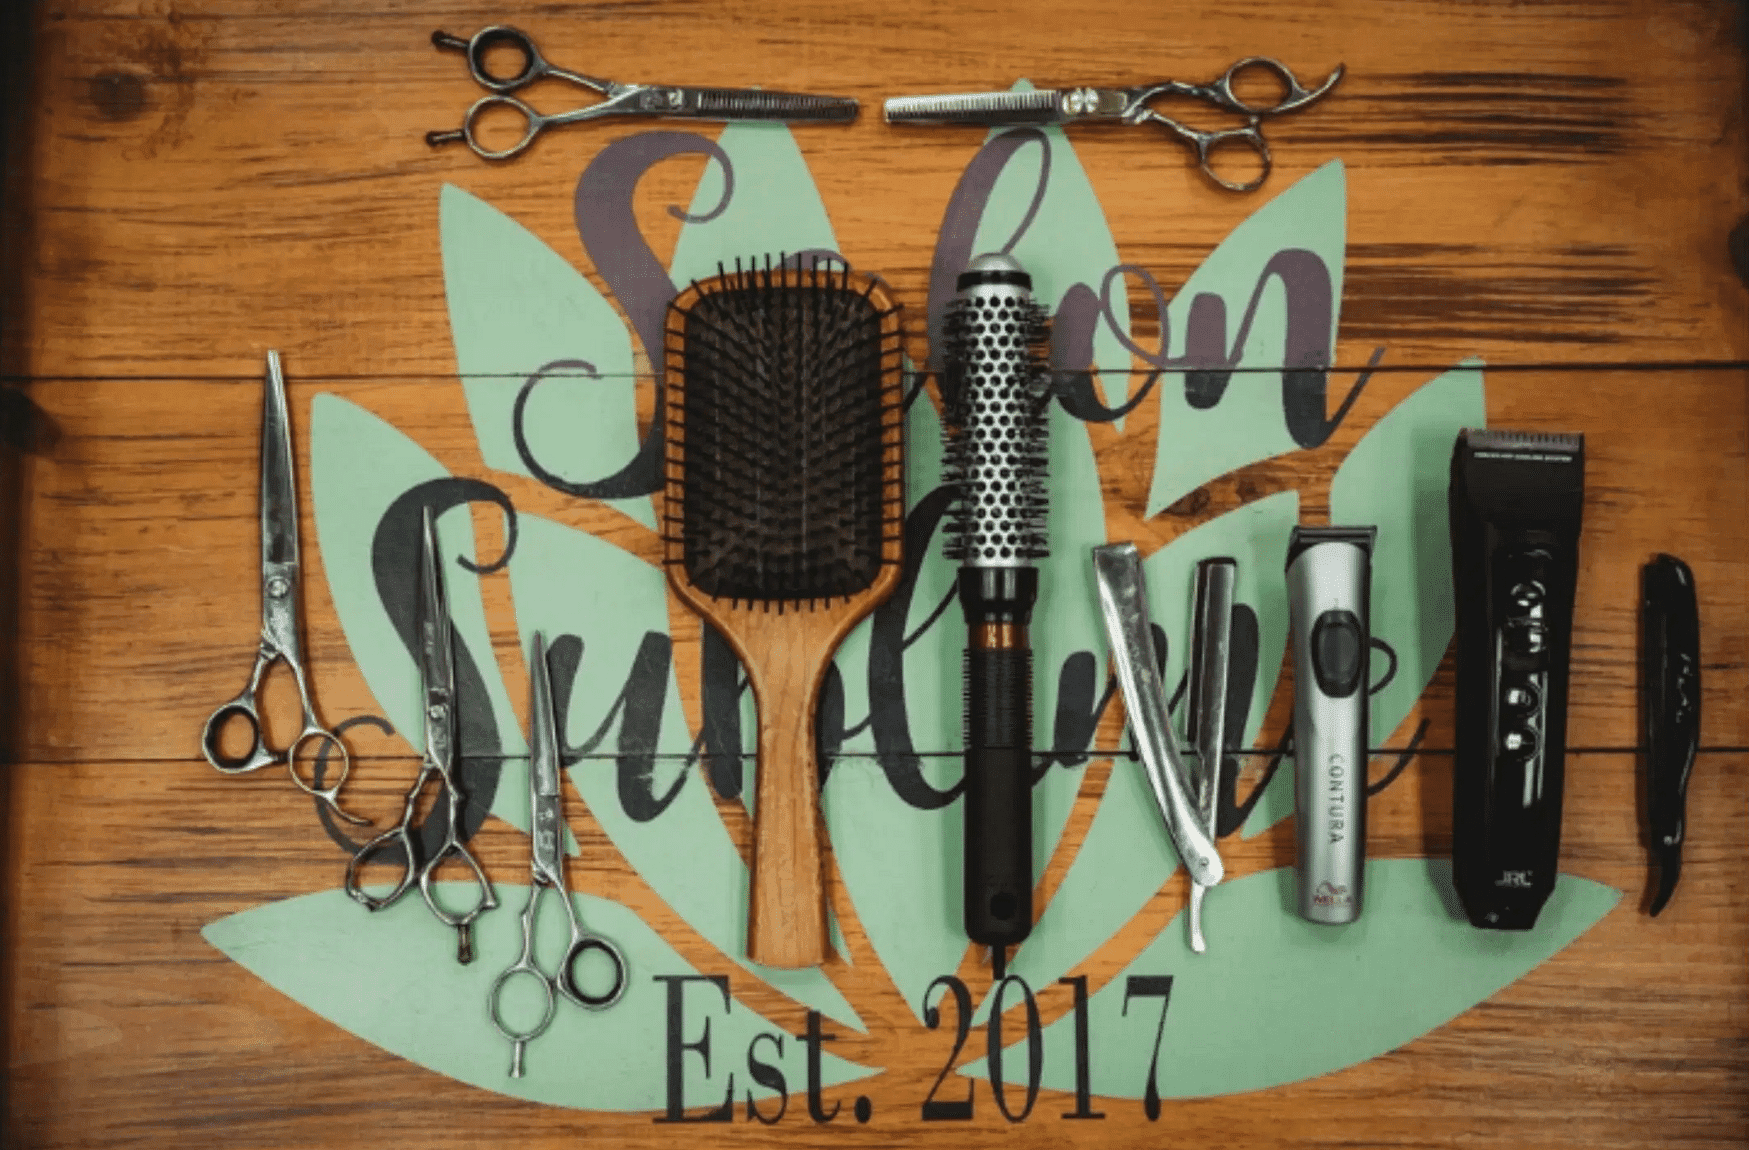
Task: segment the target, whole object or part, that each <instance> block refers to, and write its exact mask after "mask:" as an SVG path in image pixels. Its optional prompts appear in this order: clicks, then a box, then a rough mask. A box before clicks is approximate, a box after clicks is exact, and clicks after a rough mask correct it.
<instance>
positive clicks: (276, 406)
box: [200, 351, 370, 826]
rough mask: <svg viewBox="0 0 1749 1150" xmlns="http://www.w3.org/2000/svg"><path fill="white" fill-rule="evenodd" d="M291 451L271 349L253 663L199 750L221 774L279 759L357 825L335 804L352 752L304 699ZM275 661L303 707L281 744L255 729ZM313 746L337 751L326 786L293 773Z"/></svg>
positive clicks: (281, 380) (324, 760)
mask: <svg viewBox="0 0 1749 1150" xmlns="http://www.w3.org/2000/svg"><path fill="white" fill-rule="evenodd" d="M293 458H294V457H293V456H292V445H291V416H290V414H289V413H288V410H287V407H286V400H285V374H284V372H282V371H281V370H280V366H279V353H278V352H277V351H270V352H268V353H267V380H266V393H265V396H264V398H263V400H262V404H261V645H260V646H259V647H257V648H256V651H255V669H254V670H253V671H251V672H250V673H249V682H248V683H247V684H246V685H245V686H244V688H243V690H242V692H241V693H240V694H238V696H237V697H236V698H234V699H232V700H231V701H230V702H228V703H225V704H224V705H222V706H221V707H219V709H218V710H216V711H214V712H213V713H212V715H211V717H210V718H208V719H207V721H206V726H204V727H203V728H201V733H200V749H201V752H202V753H203V754H204V755H206V761H207V762H209V763H211V764H212V765H213V766H215V767H217V768H218V769H219V770H220V771H223V772H224V773H225V774H227V775H240V774H243V773H244V772H246V771H253V770H258V769H260V768H261V767H268V766H272V765H274V764H276V763H284V764H285V765H286V769H287V771H288V772H289V773H290V774H291V778H292V782H294V783H296V784H297V785H298V788H299V789H300V790H302V791H303V792H304V793H305V794H308V795H310V796H312V797H314V798H316V799H319V800H320V801H322V802H324V803H327V804H328V809H329V810H331V811H333V812H334V813H335V814H336V815H338V816H339V817H340V818H342V819H345V820H346V821H347V822H349V823H355V824H357V825H360V826H363V825H366V824H368V823H369V822H370V820H369V819H361V818H359V817H358V816H356V815H349V814H347V813H346V812H345V811H343V810H341V809H340V804H339V801H338V799H337V796H338V794H339V792H340V787H341V785H342V784H344V783H345V782H346V776H347V773H348V772H349V771H350V770H351V768H352V759H351V757H350V756H349V755H348V754H347V753H346V744H345V743H343V742H341V741H340V738H339V736H338V735H336V734H335V733H334V732H333V731H332V730H330V729H329V728H327V727H324V726H323V725H322V723H321V720H319V719H318V718H317V717H316V708H315V704H314V703H313V702H312V701H311V698H310V679H309V672H308V671H307V670H306V669H305V667H304V648H303V640H302V633H303V609H302V597H303V590H302V586H301V582H300V579H299V558H298V492H297V479H296V476H295V475H294V473H293V468H294V466H295V463H294V461H293ZM275 663H284V664H285V666H286V668H287V669H288V670H290V671H291V676H292V679H293V681H295V682H296V683H297V687H298V701H299V703H300V704H301V706H302V708H303V714H302V716H301V719H300V722H301V723H302V727H301V728H300V729H299V731H298V733H297V736H296V737H295V738H293V739H292V741H291V743H290V744H289V745H287V746H286V748H285V749H284V750H275V749H273V748H272V747H270V746H268V745H267V737H266V735H265V733H264V732H263V731H262V729H261V704H260V693H261V684H262V681H263V680H264V679H265V678H266V677H267V672H268V669H269V668H270V667H272V666H273V664H275ZM233 720H241V721H242V722H244V723H246V724H247V725H248V727H249V731H250V740H251V741H250V746H249V749H248V750H247V751H245V752H244V753H243V754H240V755H236V756H232V755H227V754H226V753H225V749H224V747H223V745H222V740H223V737H224V729H225V727H226V726H227V725H230V724H231V723H232V722H233ZM316 747H320V750H319V751H317V754H318V756H319V757H318V759H317V760H316V761H317V762H318V763H319V764H320V766H321V767H322V768H324V769H325V768H326V767H327V766H328V765H329V763H330V761H331V759H330V756H329V754H328V753H326V752H332V754H333V755H334V756H335V757H337V758H338V762H339V770H340V774H339V776H338V777H337V778H336V779H335V780H334V783H333V785H332V786H327V787H323V786H319V785H316V784H313V783H310V782H308V781H306V780H305V779H304V777H303V776H302V775H300V774H299V773H298V766H297V763H298V755H299V753H300V752H302V751H306V750H309V749H311V748H316Z"/></svg>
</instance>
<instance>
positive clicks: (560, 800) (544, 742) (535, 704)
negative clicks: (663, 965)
mask: <svg viewBox="0 0 1749 1150" xmlns="http://www.w3.org/2000/svg"><path fill="white" fill-rule="evenodd" d="M529 687H530V691H529V695H530V701H529V731H528V800H529V817H530V828H531V834H530V835H529V871H530V875H531V877H532V879H533V881H532V882H531V883H530V885H529V888H528V905H527V906H525V907H523V908H522V956H521V957H520V958H518V959H517V960H516V961H515V962H514V963H512V964H511V965H510V966H509V967H508V968H507V969H506V970H505V971H504V973H503V974H500V975H499V976H498V981H496V982H494V983H493V984H492V992H491V995H490V997H489V998H488V999H487V1003H488V1006H489V1008H490V1009H491V1012H492V1025H494V1026H496V1027H497V1028H498V1033H499V1034H502V1035H503V1036H504V1037H505V1038H508V1039H509V1040H510V1043H511V1047H510V1076H511V1077H512V1078H521V1077H522V1053H523V1050H524V1049H525V1048H526V1047H527V1046H528V1044H529V1043H530V1042H533V1041H534V1040H535V1039H536V1038H539V1037H540V1036H541V1035H542V1034H544V1033H545V1032H546V1029H547V1027H548V1026H550V1025H551V1024H552V1021H553V1014H554V1013H555V1012H556V1011H557V1009H558V1005H559V1001H558V1000H559V996H560V995H563V996H564V997H566V998H568V999H570V1000H571V1001H572V1002H575V1003H576V1004H577V1005H578V1006H581V1007H584V1008H586V1009H589V1010H604V1009H606V1008H607V1007H609V1006H612V1005H613V1004H614V1003H616V1002H618V1001H619V998H620V995H622V994H624V993H625V988H626V962H625V956H624V955H623V954H621V953H620V950H619V947H617V946H615V945H614V944H613V943H612V942H610V941H608V940H607V939H605V938H603V937H602V936H601V935H599V934H591V933H590V932H589V931H588V930H586V929H584V926H583V920H582V919H581V918H579V917H578V915H577V904H576V903H575V902H573V901H572V900H571V891H570V889H569V888H568V887H567V886H566V885H565V797H564V791H563V788H562V785H561V783H560V779H559V732H558V724H557V722H556V720H555V719H554V715H553V683H552V677H551V675H550V674H549V673H548V671H547V648H546V643H545V642H544V641H543V640H542V638H541V636H540V635H539V634H538V633H537V634H536V635H535V637H534V653H533V655H532V657H531V661H530V663H529ZM549 890H551V891H554V892H556V893H557V894H558V896H559V902H560V903H561V904H562V905H563V906H564V908H565V916H566V917H567V918H568V919H569V920H570V922H571V941H570V944H569V945H567V946H566V947H565V953H564V956H563V957H561V958H560V959H559V963H558V965H557V966H556V967H555V968H554V969H553V973H551V974H548V973H547V972H546V971H544V970H542V969H541V968H540V967H539V966H538V965H537V964H536V963H535V959H534V922H535V914H536V912H537V911H538V910H539V909H540V901H541V896H542V895H544V894H546V892H547V891H549ZM590 951H595V952H597V953H599V954H601V955H602V956H604V957H605V958H606V959H607V960H608V961H609V962H610V963H612V964H613V982H612V984H611V985H610V986H608V988H607V989H606V990H605V991H603V992H602V993H600V994H590V993H589V992H588V991H585V990H584V989H583V988H582V987H580V986H578V985H577V971H576V963H577V960H578V959H580V958H582V957H583V956H584V955H586V954H588V953H589V952H590ZM519 974H526V975H530V976H532V977H533V978H534V979H535V980H536V981H537V982H539V983H540V987H541V990H542V992H543V993H544V994H545V995H546V1007H545V1009H544V1010H543V1011H542V1013H541V1016H540V1020H539V1021H538V1022H536V1023H535V1024H534V1025H533V1026H531V1027H529V1028H528V1029H526V1030H513V1029H511V1028H510V1027H509V1026H508V1025H506V1023H505V1021H504V1014H503V998H504V990H505V988H506V987H507V986H509V984H510V981H511V979H513V978H515V977H516V976H517V975H519Z"/></svg>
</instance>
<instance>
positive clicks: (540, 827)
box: [528, 631, 564, 877]
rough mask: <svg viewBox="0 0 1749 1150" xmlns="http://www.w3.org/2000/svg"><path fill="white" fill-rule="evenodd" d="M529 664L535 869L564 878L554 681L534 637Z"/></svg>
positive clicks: (544, 649) (530, 787) (538, 636)
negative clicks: (561, 858)
mask: <svg viewBox="0 0 1749 1150" xmlns="http://www.w3.org/2000/svg"><path fill="white" fill-rule="evenodd" d="M529 658H530V663H529V675H528V686H529V715H528V800H529V819H530V823H531V825H532V826H533V827H534V834H533V840H534V844H533V848H532V850H533V865H534V869H535V873H536V874H537V875H546V874H560V875H561V877H562V872H560V871H559V867H560V866H561V861H560V852H561V849H562V848H561V846H560V840H561V835H560V830H561V822H562V820H563V818H564V811H563V800H562V798H561V795H560V789H559V726H558V719H557V716H556V715H555V713H554V707H553V680H552V674H551V672H550V671H549V670H548V669H547V645H546V639H545V638H544V637H543V636H542V635H541V633H540V632H538V631H537V632H535V635H534V650H533V651H532V652H531V653H530V656H529Z"/></svg>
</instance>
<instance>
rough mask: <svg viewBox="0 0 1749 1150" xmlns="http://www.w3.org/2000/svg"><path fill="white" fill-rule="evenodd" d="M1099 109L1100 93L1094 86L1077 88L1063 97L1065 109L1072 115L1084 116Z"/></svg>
mask: <svg viewBox="0 0 1749 1150" xmlns="http://www.w3.org/2000/svg"><path fill="white" fill-rule="evenodd" d="M1098 109H1099V93H1098V92H1096V91H1094V90H1093V89H1092V88H1075V89H1073V90H1071V91H1070V92H1069V93H1068V95H1066V96H1064V97H1063V110H1064V111H1065V112H1068V113H1069V114H1070V115H1071V116H1084V115H1086V114H1088V113H1090V112H1094V111H1097V110H1098Z"/></svg>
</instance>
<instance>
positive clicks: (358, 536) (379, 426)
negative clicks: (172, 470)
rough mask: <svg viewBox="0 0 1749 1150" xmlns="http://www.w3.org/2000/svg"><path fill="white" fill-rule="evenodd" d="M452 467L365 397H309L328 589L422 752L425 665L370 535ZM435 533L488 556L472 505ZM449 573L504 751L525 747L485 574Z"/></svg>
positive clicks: (314, 492) (366, 665) (360, 658)
mask: <svg viewBox="0 0 1749 1150" xmlns="http://www.w3.org/2000/svg"><path fill="white" fill-rule="evenodd" d="M448 474H449V472H447V471H446V470H444V468H443V465H442V464H440V463H438V462H437V460H436V459H434V458H432V456H431V454H430V453H429V452H427V451H426V450H425V449H424V448H422V447H420V446H419V445H418V444H417V443H414V442H413V441H412V440H411V439H408V438H407V437H406V436H405V435H403V434H401V432H400V431H399V430H398V429H397V428H395V427H393V426H392V425H390V424H388V423H385V422H384V421H383V420H381V419H379V418H377V417H376V416H375V415H373V414H371V413H370V412H368V411H366V410H365V409H364V408H362V407H359V406H358V405H357V404H354V403H352V402H350V401H349V400H345V399H342V398H340V397H339V396H337V395H329V394H327V393H325V392H324V393H321V394H318V395H317V396H316V397H315V399H314V400H312V401H311V404H310V498H311V503H312V505H313V506H314V509H315V518H316V539H317V541H318V543H319V545H320V547H321V551H322V572H323V574H324V575H326V576H327V579H328V594H329V596H330V597H331V598H332V599H333V600H334V610H335V613H336V614H337V615H339V616H340V628H341V630H342V631H343V632H344V633H345V635H346V645H347V647H348V648H349V649H350V650H351V652H352V658H353V661H354V662H356V663H357V664H358V668H359V671H360V672H361V673H363V675H364V680H365V682H366V683H367V684H368V685H369V686H370V690H371V694H372V695H373V696H374V697H375V698H376V701H377V706H378V707H380V708H382V712H383V717H384V718H386V719H387V720H388V721H389V722H390V723H392V724H394V727H395V730H396V731H398V732H399V733H400V734H401V736H402V737H403V738H405V739H406V740H407V741H408V742H409V743H410V744H411V745H412V746H413V749H414V750H415V751H423V750H424V747H423V746H422V743H423V741H424V737H425V728H424V723H423V721H422V720H421V718H420V708H421V706H422V703H421V701H420V697H419V672H418V668H416V667H415V666H414V664H413V658H412V656H411V655H409V654H408V653H407V649H406V648H405V647H404V646H402V645H401V640H400V638H399V636H397V635H396V634H395V628H394V625H393V624H392V623H391V622H390V621H389V616H388V613H387V612H385V611H384V610H383V606H382V601H381V600H380V599H378V598H377V589H376V581H375V578H374V576H373V575H372V573H371V560H370V549H371V540H372V538H373V537H374V536H375V534H376V529H377V524H378V523H379V522H380V521H381V520H382V517H383V514H384V512H386V511H387V510H388V509H389V505H390V504H391V503H393V502H394V501H395V500H396V499H398V498H400V497H401V496H402V495H404V494H406V493H407V491H409V490H410V489H412V488H413V487H415V486H417V485H418V484H421V483H424V482H427V481H429V480H433V479H442V478H444V477H445V476H447V475H448ZM437 533H438V538H439V540H440V541H441V543H442V545H443V547H444V550H445V551H446V553H447V554H449V555H464V556H468V557H469V558H471V559H474V560H478V559H479V558H480V557H479V556H478V555H477V554H476V553H475V551H474V539H473V525H472V522H471V520H470V519H469V516H468V512H467V510H466V509H465V508H454V509H452V510H450V511H448V512H445V513H444V514H443V515H441V516H439V517H438V520H437ZM444 579H445V590H446V591H447V592H448V597H449V610H450V618H451V620H452V621H453V622H454V623H455V627H456V630H457V631H458V632H459V633H460V635H461V637H462V639H463V641H464V642H466V644H467V646H468V649H469V650H470V651H473V652H475V653H476V657H477V658H481V659H484V660H485V662H484V663H483V665H482V666H481V668H480V670H481V671H482V672H483V674H482V677H483V678H484V679H485V682H486V691H487V694H488V696H489V698H490V700H491V705H492V714H493V717H494V719H495V720H496V722H497V724H498V732H499V737H500V739H501V745H502V746H503V749H504V753H505V754H507V755H515V754H521V753H524V752H526V750H527V744H526V743H524V741H523V738H522V726H521V724H520V723H519V722H518V721H517V718H516V712H515V710H514V709H512V708H511V706H510V698H509V696H508V695H507V694H506V693H505V691H504V683H503V680H502V679H501V678H500V677H499V675H498V674H497V667H496V666H495V665H493V663H492V662H491V651H492V642H491V638H490V634H489V632H488V631H487V629H486V609H485V605H484V603H483V602H482V600H481V598H480V580H479V578H478V577H477V576H475V575H472V574H470V573H469V572H467V571H466V570H464V569H463V568H461V567H459V566H457V565H455V564H453V563H452V564H450V565H449V566H447V567H446V568H445V569H444ZM478 797H479V798H480V799H485V798H486V797H487V796H484V795H482V796H478Z"/></svg>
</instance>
